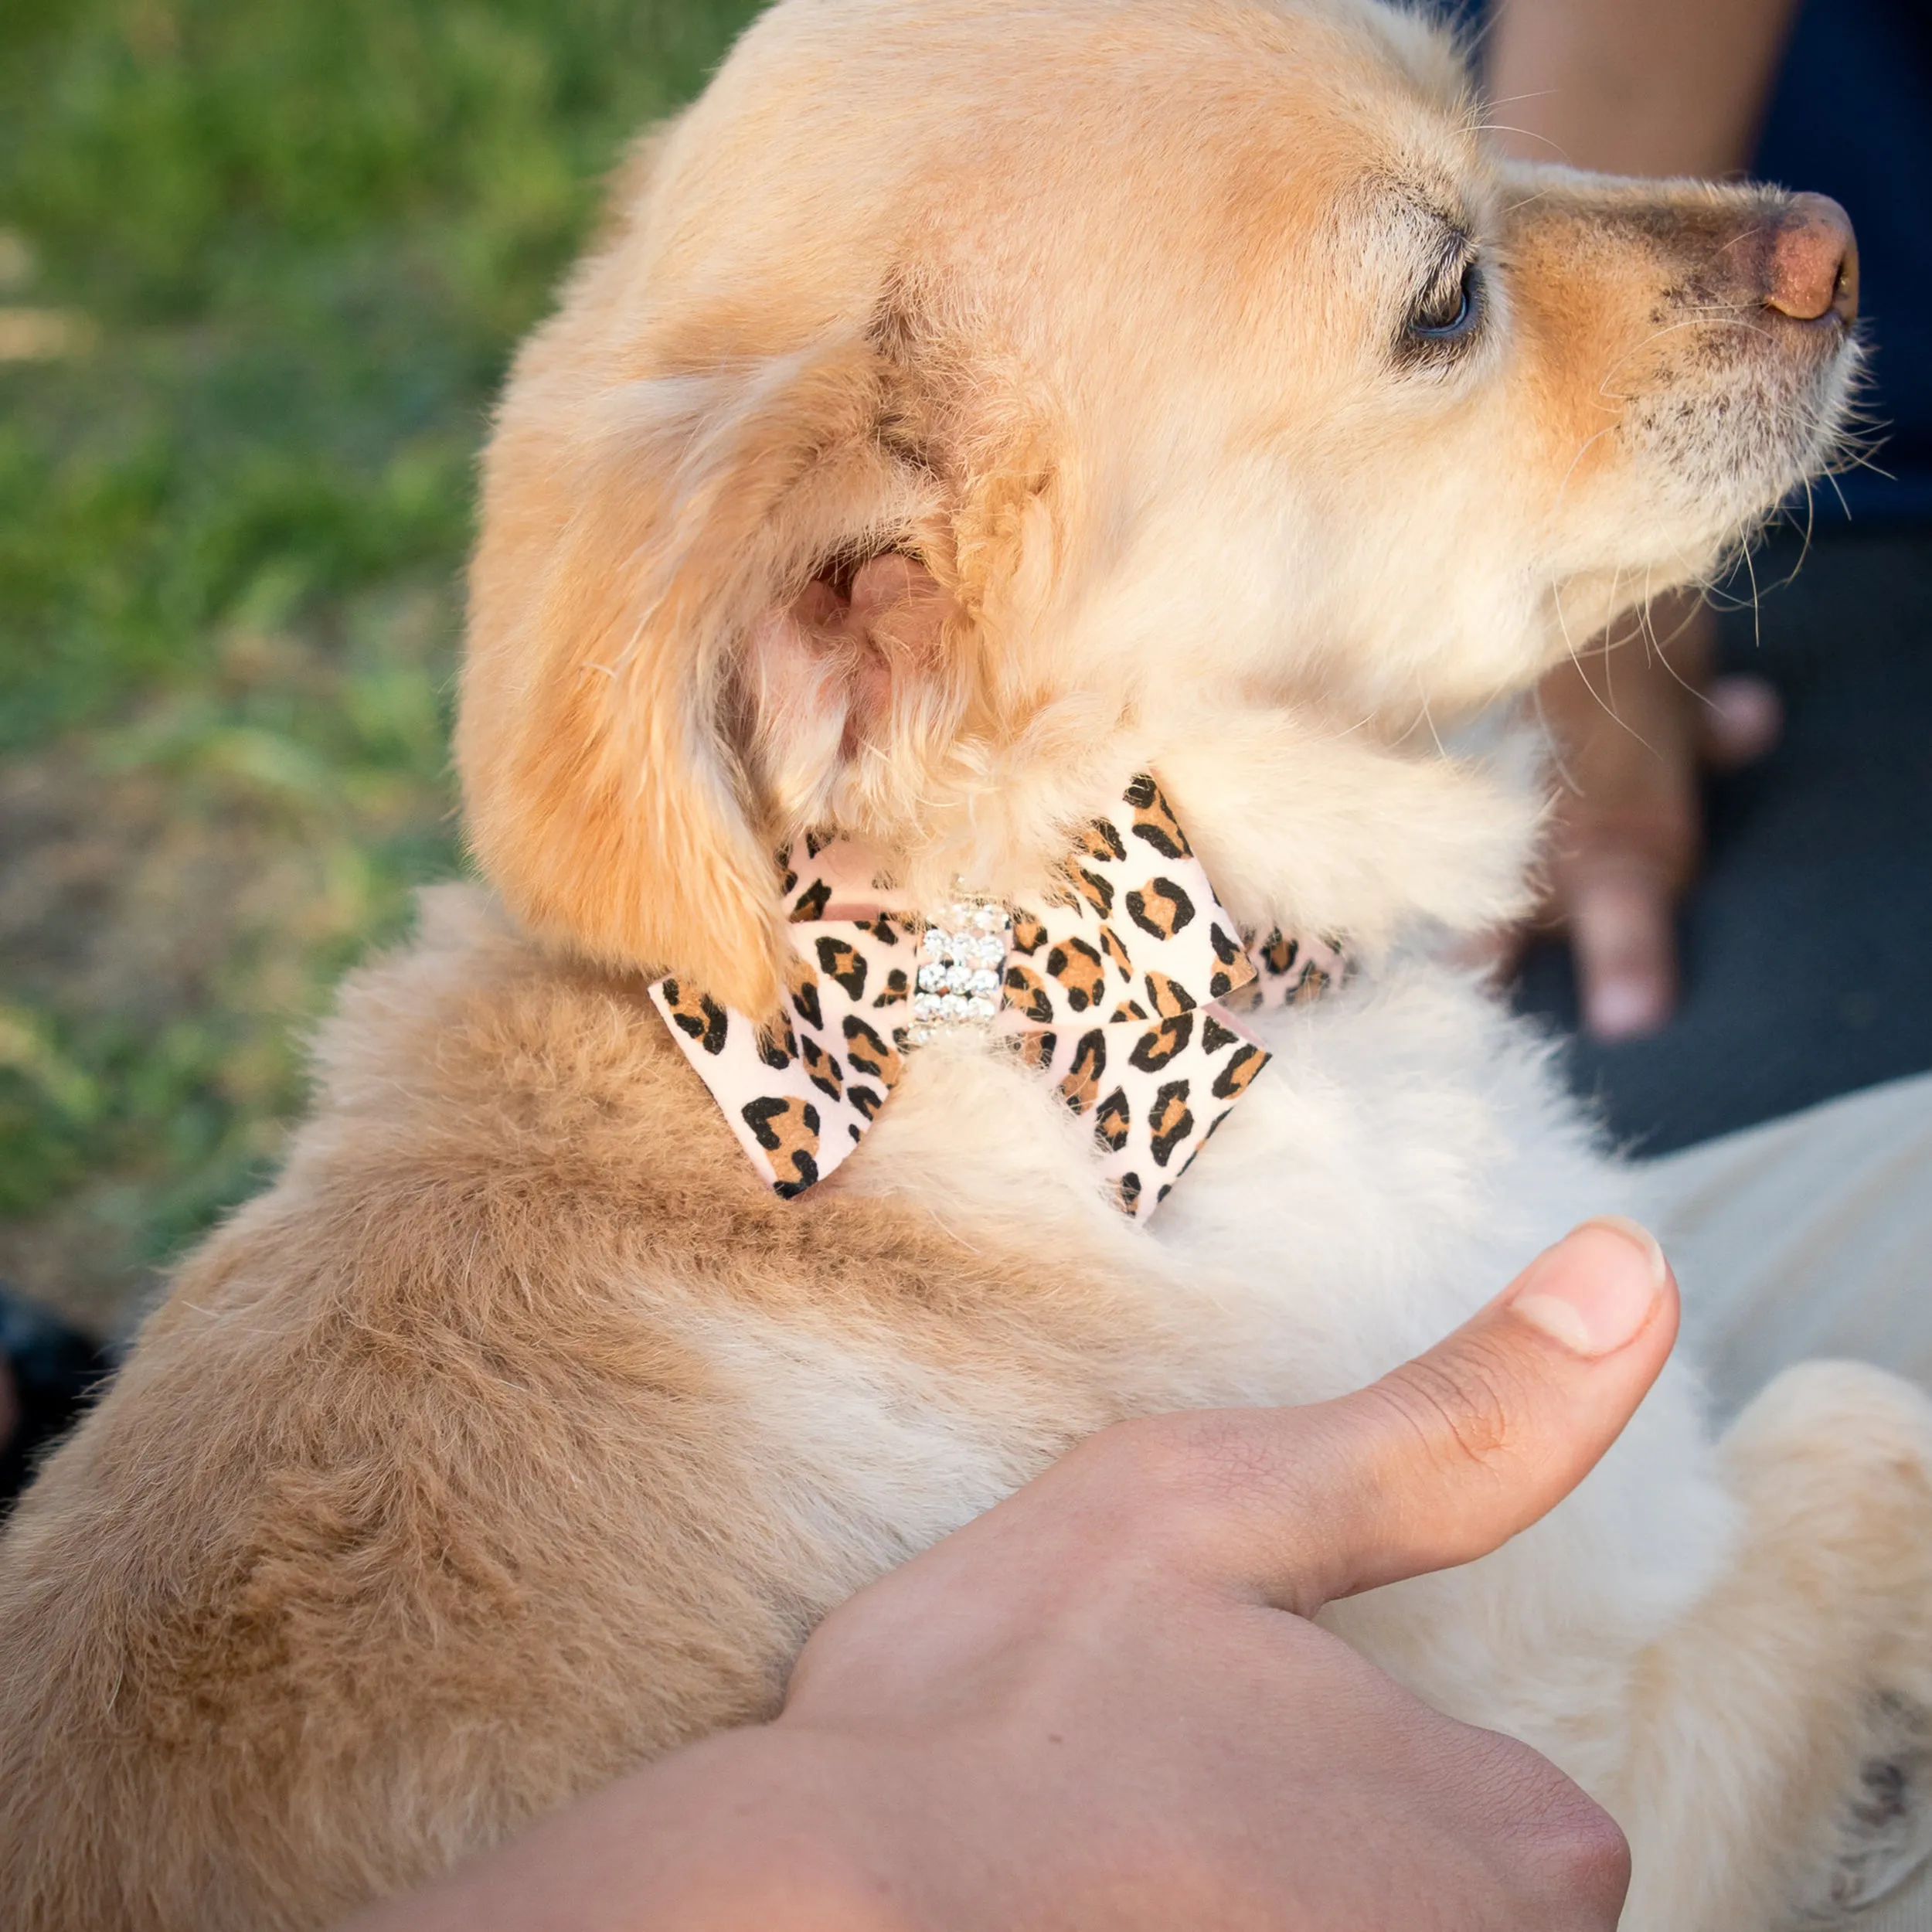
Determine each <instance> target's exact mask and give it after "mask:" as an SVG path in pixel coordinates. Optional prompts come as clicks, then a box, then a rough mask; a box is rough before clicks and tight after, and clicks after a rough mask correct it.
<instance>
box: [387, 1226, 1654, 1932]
mask: <svg viewBox="0 0 1932 1932" xmlns="http://www.w3.org/2000/svg"><path fill="white" fill-rule="evenodd" d="M1676 1321H1677V1304H1676V1295H1675V1287H1674V1285H1673V1284H1672V1282H1671V1281H1670V1279H1669V1276H1668V1270H1667V1269H1666V1268H1665V1266H1664V1264H1663V1261H1662V1257H1661V1256H1660V1255H1658V1253H1657V1252H1656V1250H1655V1245H1654V1243H1650V1242H1649V1240H1648V1236H1644V1235H1642V1233H1641V1230H1631V1229H1630V1227H1629V1226H1628V1224H1627V1223H1587V1224H1586V1225H1585V1226H1583V1228H1581V1229H1579V1230H1577V1231H1576V1232H1575V1233H1573V1234H1571V1235H1570V1236H1569V1237H1568V1238H1567V1239H1566V1240H1564V1241H1563V1242H1561V1243H1559V1244H1558V1245H1557V1246H1556V1247H1554V1248H1552V1249H1550V1250H1548V1251H1547V1252H1546V1253H1544V1254H1543V1255H1542V1256H1540V1257H1538V1259H1537V1260H1536V1261H1534V1262H1532V1264H1531V1265H1530V1266H1529V1268H1527V1269H1526V1270H1525V1271H1524V1273H1523V1274H1522V1275H1521V1276H1519V1277H1518V1278H1517V1280H1516V1281H1515V1282H1514V1283H1512V1284H1511V1286H1510V1287H1509V1288H1508V1289H1506V1290H1505V1291H1504V1293H1503V1294H1502V1295H1501V1296H1500V1297H1498V1299H1497V1300H1496V1301H1495V1302H1494V1303H1492V1304H1491V1305H1490V1306H1489V1307H1488V1308H1486V1309H1485V1310H1484V1311H1482V1312H1481V1314H1480V1315H1478V1316H1477V1317H1476V1318H1475V1319H1474V1320H1473V1321H1471V1322H1470V1323H1468V1325H1466V1326H1465V1327H1464V1328H1462V1329H1461V1330H1460V1331H1458V1332H1457V1333H1456V1334H1455V1335H1453V1336H1451V1338H1449V1339H1448V1340H1447V1342H1444V1343H1443V1344H1441V1345H1440V1346H1439V1347H1437V1348H1436V1349H1432V1350H1431V1351H1430V1352H1429V1353H1428V1354H1427V1355H1424V1356H1423V1357H1422V1358H1420V1359H1419V1360H1417V1361H1416V1362H1411V1363H1410V1364H1408V1365H1407V1366H1405V1367H1403V1368H1401V1369H1397V1370H1396V1372H1394V1373H1393V1374H1392V1375H1390V1376H1386V1377H1385V1378H1384V1379H1383V1380H1382V1381H1380V1382H1379V1383H1376V1384H1375V1385H1374V1386H1372V1387H1371V1388H1369V1389H1365V1390H1363V1391H1362V1392H1361V1393H1358V1394H1356V1395H1353V1396H1347V1397H1345V1398H1343V1399H1342V1400H1338V1401H1334V1402H1328V1403H1318V1404H1315V1405H1313V1406H1309V1407H1306V1408H1301V1409H1290V1410H1209V1411H1202V1412H1196V1413H1188V1414H1180V1415H1170V1416H1158V1417H1150V1418H1147V1419H1145V1420H1138V1421H1133V1422H1129V1423H1121V1424H1120V1425H1117V1427H1114V1428H1111V1429H1108V1430H1104V1431H1103V1432H1101V1433H1100V1434H1098V1435H1097V1436H1095V1437H1092V1438H1091V1439H1090V1440H1088V1441H1087V1442H1085V1443H1083V1444H1081V1445H1080V1447H1077V1448H1076V1449H1075V1450H1073V1451H1072V1452H1071V1453H1070V1454H1068V1455H1067V1456H1066V1458H1063V1460H1062V1461H1060V1463H1058V1464H1056V1465H1055V1466H1054V1467H1053V1468H1051V1469H1049V1471H1047V1472H1046V1474H1045V1475H1043V1476H1041V1477H1040V1478H1038V1479H1036V1481H1033V1482H1032V1483H1029V1485H1026V1488H1022V1489H1021V1490H1020V1491H1019V1492H1017V1493H1016V1494H1015V1495H1013V1496H1012V1497H1011V1498H1009V1499H1008V1500H1007V1501H1006V1502H1003V1503H1002V1504H1000V1505H998V1507H996V1508H995V1509H992V1510H990V1511H988V1512H987V1513H986V1514H985V1515H983V1516H981V1517H979V1518H978V1519H976V1520H975V1522H972V1523H971V1524H969V1525H968V1526H967V1527H966V1528H965V1529H962V1530H961V1531H959V1532H957V1533H956V1534H954V1535H953V1536H949V1537H947V1539H944V1541H943V1542H941V1543H939V1544H937V1546H934V1548H933V1549H930V1550H928V1551H927V1552H926V1553H924V1554H923V1555H922V1556H918V1557H917V1558H915V1559H913V1560H912V1561H911V1562H910V1563H906V1565H905V1566H903V1567H902V1568H901V1569H900V1570H896V1571H894V1572H893V1573H891V1574H890V1575H889V1576H888V1577H886V1578H885V1579H884V1580H883V1581H881V1582H879V1583H876V1584H874V1585H873V1586H872V1587H871V1588H869V1589H868V1590H864V1591H862V1592H861V1593H860V1594H859V1595H858V1596H856V1597H854V1598H853V1599H852V1600H851V1601H850V1602H849V1603H848V1604H845V1606H844V1607H842V1608H841V1609H839V1610H838V1611H835V1612H834V1613H833V1614H832V1616H830V1617H828V1618H827V1619H826V1621H825V1623H824V1624H822V1625H821V1627H820V1628H819V1630H818V1633H817V1634H815V1636H814V1637H813V1638H812V1639H811V1641H810V1642H809V1643H808V1645H806V1647H805V1649H804V1654H803V1655H801V1658H800V1659H799V1661H798V1666H797V1668H796V1669H795V1671H794V1674H793V1676H792V1679H791V1687H790V1690H789V1692H788V1694H787V1699H786V1702H785V1706H784V1711H783V1713H782V1714H781V1716H779V1717H778V1718H777V1719H776V1720H775V1721H774V1722H773V1723H770V1724H767V1725H764V1726H757V1727H755V1728H752V1729H748V1730H742V1731H737V1732H733V1733H726V1734H725V1735H723V1736H718V1737H715V1738H713V1739H712V1740H709V1741H708V1742H707V1743H702V1744H699V1745H696V1746H694V1747H691V1748H690V1749H689V1750H684V1751H682V1752H679V1753H674V1754H673V1755H672V1757H668V1758H667V1759H665V1760H661V1761H660V1762H659V1763H658V1764H655V1765H654V1766H652V1767H649V1768H648V1769H646V1770H644V1771H642V1772H640V1773H638V1774H634V1775H633V1776H632V1777H629V1778H627V1779H625V1780H624V1781H622V1782H621V1783H620V1784H617V1785H615V1786H613V1787H611V1788H610V1789H608V1790H607V1791H604V1792H602V1793H600V1794H598V1795H597V1797H595V1798H591V1799H590V1800H588V1801H585V1802H583V1803H581V1804H577V1805H576V1806H575V1807H573V1808H571V1809H570V1810H568V1811H566V1812H564V1813H563V1814H562V1815H560V1816H559V1817H558V1818H554V1819H553V1820H552V1821H550V1822H549V1823H548V1824H547V1825H543V1826H541V1827H539V1828H538V1829H537V1830H536V1831H535V1832H532V1834H531V1835H529V1837H528V1838H525V1839H524V1840H522V1842H519V1843H518V1844H516V1845H512V1846H510V1847H509V1848H507V1849H505V1850H504V1851H502V1852H498V1853H497V1854H495V1855H493V1856H492V1857H489V1858H486V1859H482V1860H480V1861H478V1862H477V1863H475V1864H474V1865H473V1866H471V1867H470V1868H469V1869H468V1871H467V1872H464V1873H460V1874H459V1875H457V1877H456V1878H455V1879H454V1880H452V1881H451V1882H449V1883H446V1884H445V1885H444V1886H441V1887H440V1888H439V1889H437V1890H436V1891H434V1892H433V1893H429V1894H427V1895H425V1896H423V1897H420V1898H419V1899H417V1900H413V1901H410V1902H405V1903H400V1904H398V1905H396V1906H391V1907H389V1908H387V1909H386V1910H381V1911H379V1912H377V1913H375V1914H373V1915H372V1916H371V1917H369V1918H368V1919H366V1920H359V1921H358V1927H359V1932H458V1928H461V1932H488V1928H490V1927H511V1926H516V1927H555V1928H559V1929H560V1932H561V1929H562V1928H565V1927H569V1928H571V1932H617V1928H638V1929H639V1932H641V1928H643V1927H647V1926H648V1927H652V1928H655V1929H656V1932H714V1929H715V1932H724V1928H726V1927H744V1926H747V1925H752V1924H757V1925H759V1926H760V1927H767V1928H770V1929H771V1932H804V1928H811V1929H812V1932H820V1929H821V1928H822V1929H823V1932H832V1929H833V1928H835V1927H836V1928H838V1932H874V1929H875V1928H876V1929H877V1932H886V1929H887V1928H890V1929H891V1932H927V1929H928V1928H944V1932H975V1929H976V1928H978V1927H987V1928H988V1932H991V1928H994V1927H998V1928H1001V1932H1007V1929H1008V1928H1012V1927H1053V1928H1055V1932H1087V1928H1094V1932H1098V1928H1100V1927H1105V1928H1107V1932H1138V1929H1139V1928H1145V1929H1146V1932H1155V1929H1156V1928H1158V1932H1172V1928H1173V1927H1175V1926H1192V1925H1199V1926H1213V1927H1216V1928H1217V1932H1248V1929H1250V1928H1252V1929H1253V1932H1311V1928H1315V1927H1323V1928H1326V1927H1333V1926H1347V1927H1350V1928H1351V1932H1376V1928H1389V1929H1390V1932H1393V1929H1394V1928H1398V1927H1399V1928H1403V1932H1408V1929H1409V1928H1412V1927H1416V1926H1417V1925H1420V1924H1424V1923H1427V1924H1434V1925H1445V1926H1475V1925H1480V1926H1481V1927H1485V1932H1508V1929H1509V1928H1510V1927H1522V1928H1523V1929H1524V1932H1529V1928H1531V1927H1535V1928H1536V1932H1586V1929H1593V1932H1610V1928H1611V1927H1614V1925H1615V1923H1616V1920H1617V1913H1618V1909H1619V1906H1620V1904H1621V1900H1622V1897H1623V1893H1624V1884H1625V1881H1626V1878H1627V1866H1626V1855H1625V1852H1624V1845H1623V1842H1622V1839H1621V1836H1620V1835H1619V1834H1618V1833H1617V1829H1616V1828H1615V1826H1614V1825H1613V1824H1612V1823H1611V1821H1610V1820H1609V1819H1608V1818H1607V1817H1606V1816H1605V1815H1604V1814H1603V1813H1602V1812H1601V1811H1599V1810H1597V1808H1596V1807H1595V1806H1594V1804H1591V1803H1590V1801H1589V1800H1588V1799H1587V1798H1585V1797H1584V1796H1583V1794H1582V1793H1581V1792H1580V1791H1578V1790H1577V1788H1576V1787H1574V1786H1573V1785H1572V1784H1570V1782H1569V1781H1567V1780H1566V1779H1565V1778H1564V1777H1563V1776H1562V1775H1561V1774H1559V1773H1558V1772H1557V1771H1556V1770H1554V1769H1553V1767H1551V1766H1550V1765H1549V1764H1547V1763H1546V1762H1545V1761H1544V1760H1543V1759H1541V1758H1540V1757H1538V1756H1536V1753H1533V1752H1532V1751H1531V1750H1528V1749H1527V1748H1526V1747H1523V1746H1522V1745H1519V1744H1517V1743H1513V1742H1512V1741H1510V1740H1507V1739H1505V1738H1502V1737H1499V1736H1495V1735H1493V1734H1492V1733H1488V1732H1485V1731H1481V1730H1473V1729H1471V1728H1470V1727H1468V1726H1465V1725H1462V1724H1459V1723H1454V1722H1452V1721H1451V1719H1447V1718H1445V1717H1443V1716H1440V1715H1439V1714H1438V1713H1436V1712H1434V1711H1432V1710H1430V1709H1428V1708H1427V1706H1424V1705H1423V1704H1422V1703H1420V1702H1418V1701H1417V1699H1415V1698H1413V1697H1412V1696H1410V1695H1409V1694H1408V1693H1407V1692H1405V1691H1403V1690H1402V1689H1400V1688H1399V1687H1398V1686H1397V1685H1395V1684H1394V1683H1393V1682H1391V1681H1390V1680H1389V1679H1387V1678H1386V1677H1384V1676H1383V1675H1381V1673H1380V1672H1378V1671H1376V1669H1375V1668H1373V1667H1372V1665H1369V1664H1368V1663H1367V1662H1365V1661H1364V1660H1363V1659H1362V1658H1360V1657H1359V1656H1358V1655H1356V1654H1355V1652H1354V1651H1351V1650H1350V1649H1349V1648H1348V1647H1347V1646H1346V1645H1344V1644H1342V1642H1341V1641H1339V1640H1338V1639H1337V1638H1334V1637H1332V1636H1331V1635H1329V1634H1328V1633H1327V1632H1326V1631H1324V1630H1322V1629H1321V1628H1318V1626H1317V1625H1315V1624H1313V1623H1311V1622H1310V1621H1308V1619H1309V1618H1310V1617H1312V1616H1313V1614H1315V1611H1318V1610H1319V1609H1320V1608H1321V1606H1322V1605H1323V1604H1325V1603H1327V1602H1329V1601H1331V1600H1333V1599H1335V1598H1336V1597H1343V1596H1347V1595H1349V1594H1352V1593H1354V1592H1356V1591H1359V1590H1368V1589H1371V1588H1373V1587H1376V1585H1378V1584H1381V1583H1390V1582H1393V1581H1395V1580H1397V1579H1399V1578H1401V1577H1409V1576H1413V1575H1416V1574H1417V1573H1420V1572H1423V1571H1425V1570H1435V1569H1440V1568H1442V1567H1444V1566H1447V1565H1451V1564H1454V1563H1464V1562H1467V1561H1468V1560H1471V1559H1472V1558H1475V1557H1476V1556H1481V1555H1482V1554H1484V1553H1486V1552H1487V1551H1488V1550H1490V1549H1493V1548H1495V1546H1497V1545H1498V1543H1502V1542H1503V1541H1504V1540H1505V1539H1507V1538H1508V1537H1509V1536H1512V1535H1514V1534H1515V1532H1517V1531H1518V1530H1519V1529H1522V1528H1524V1527H1525V1526H1527V1525H1528V1524H1529V1523H1530V1522H1532V1521H1534V1520H1535V1519H1536V1518H1537V1517H1538V1516H1539V1515H1542V1514H1543V1512H1545V1511H1546V1510H1547V1509H1549V1508H1550V1507H1551V1505H1553V1504H1554V1503H1555V1502H1557V1501H1558V1500H1559V1499H1560V1498H1561V1497H1562V1496H1563V1495H1565V1494H1566V1493H1567V1492H1568V1491H1569V1490H1570V1488H1573V1486H1574V1485H1576V1484H1577V1482H1578V1481H1580V1479H1581V1478H1583V1475H1585V1474H1586V1473H1587V1471H1588V1470H1589V1469H1590V1467H1591V1466H1592V1464H1594V1462H1595V1461H1597V1458H1598V1457H1599V1456H1600V1454H1602V1453H1603V1451H1604V1449H1605V1448H1606V1447H1607V1446H1608V1445H1609V1444H1610V1443H1611V1440H1613V1439H1614V1437H1615V1436H1616V1435H1617V1433H1618V1431H1619V1430H1621V1428H1622V1427H1623V1425H1624V1422H1625V1421H1626V1420H1627V1419H1628V1417H1629V1416H1630V1414H1631V1411H1632V1410H1634V1407H1635V1406H1636V1405H1637V1403H1638V1401H1639V1400H1641V1397H1642V1396H1643V1394H1644V1393H1645V1390H1646V1389H1648V1387H1649V1386H1650V1384H1651V1381H1652V1380H1653V1379H1655V1376H1656V1374H1657V1372H1658V1369H1659V1368H1660V1367H1661V1366H1662V1363H1663V1361H1664V1359H1665V1355H1667V1354H1668V1351H1669V1349H1670V1345H1671V1342H1672V1339H1673V1338H1674V1336H1675V1332H1676Z"/></svg>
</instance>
